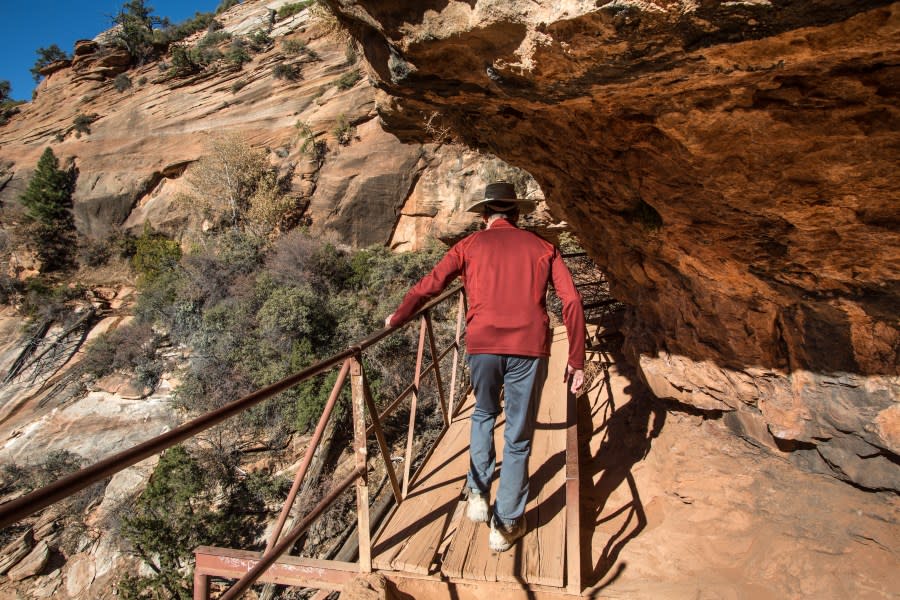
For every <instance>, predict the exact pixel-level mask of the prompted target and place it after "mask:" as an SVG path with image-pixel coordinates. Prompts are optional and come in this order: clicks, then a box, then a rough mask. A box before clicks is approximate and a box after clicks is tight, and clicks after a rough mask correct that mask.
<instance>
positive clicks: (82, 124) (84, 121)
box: [72, 113, 100, 136]
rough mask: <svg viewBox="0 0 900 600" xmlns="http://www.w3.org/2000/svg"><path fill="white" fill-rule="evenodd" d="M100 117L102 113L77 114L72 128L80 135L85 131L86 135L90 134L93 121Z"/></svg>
mask: <svg viewBox="0 0 900 600" xmlns="http://www.w3.org/2000/svg"><path fill="white" fill-rule="evenodd" d="M99 118H100V115H98V114H96V113H92V114H89V115H85V114H80V113H79V114H77V115H75V118H74V119H73V120H72V129H73V130H74V131H75V133H76V134H78V135H79V136H80V135H81V134H82V133H83V134H85V135H90V133H91V123H93V122H94V121H96V120H97V119H99Z"/></svg>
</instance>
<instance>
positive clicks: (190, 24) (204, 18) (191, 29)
mask: <svg viewBox="0 0 900 600" xmlns="http://www.w3.org/2000/svg"><path fill="white" fill-rule="evenodd" d="M214 17H215V15H214V14H213V13H201V12H195V13H194V16H193V17H191V18H189V19H186V20H184V21H182V22H181V23H177V24H175V25H167V26H165V27H164V28H162V29H154V31H153V37H154V41H155V42H156V43H157V44H159V45H161V46H168V45H171V44H174V43H176V42H180V41H181V40H183V39H184V38H186V37H188V36H189V35H192V34H194V33H196V32H198V31H202V30H204V29H208V28H209V27H210V26H211V25H212V24H213V23H214V22H215V19H214Z"/></svg>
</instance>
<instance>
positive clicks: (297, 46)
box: [281, 39, 307, 56]
mask: <svg viewBox="0 0 900 600" xmlns="http://www.w3.org/2000/svg"><path fill="white" fill-rule="evenodd" d="M281 51H282V52H284V53H285V54H287V55H288V56H296V55H298V54H302V53H304V52H306V51H307V46H306V44H304V43H303V42H302V41H300V40H291V39H285V40H281Z"/></svg>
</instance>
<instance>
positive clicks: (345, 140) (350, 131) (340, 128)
mask: <svg viewBox="0 0 900 600" xmlns="http://www.w3.org/2000/svg"><path fill="white" fill-rule="evenodd" d="M355 132H356V128H355V127H353V125H351V124H350V121H348V120H347V116H346V115H343V114H341V115H338V118H337V122H335V124H334V128H333V129H332V130H331V133H332V134H333V135H334V138H335V139H336V140H337V143H338V144H340V145H341V146H346V145H348V144H349V143H350V142H351V141H353V136H354V134H355Z"/></svg>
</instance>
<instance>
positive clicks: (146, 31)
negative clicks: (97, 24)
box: [113, 0, 168, 64]
mask: <svg viewBox="0 0 900 600" xmlns="http://www.w3.org/2000/svg"><path fill="white" fill-rule="evenodd" d="M113 23H114V24H115V25H118V26H119V30H118V33H117V34H116V38H117V40H118V42H119V44H120V45H122V46H123V47H124V48H125V49H126V50H128V53H129V54H131V58H132V59H134V60H135V61H136V62H137V63H138V64H142V63H144V62H145V61H146V60H148V59H149V58H151V57H152V56H153V54H154V52H155V50H154V47H153V28H154V27H156V26H165V25H167V24H168V20H167V19H161V18H160V17H157V16H156V15H154V14H153V7H152V6H148V5H146V4H145V3H144V0H128V2H125V3H124V4H123V5H122V7H121V8H120V9H119V14H117V15H116V16H115V17H113Z"/></svg>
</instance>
